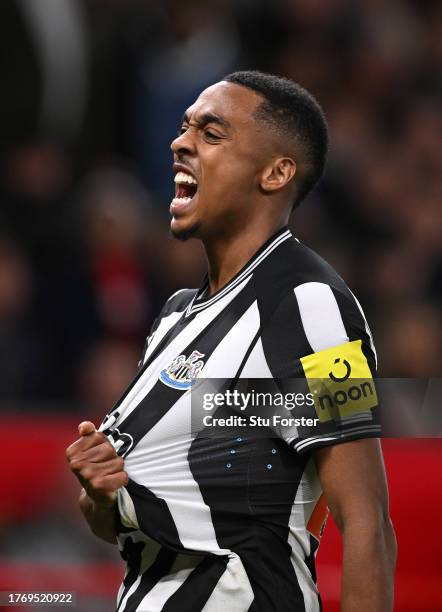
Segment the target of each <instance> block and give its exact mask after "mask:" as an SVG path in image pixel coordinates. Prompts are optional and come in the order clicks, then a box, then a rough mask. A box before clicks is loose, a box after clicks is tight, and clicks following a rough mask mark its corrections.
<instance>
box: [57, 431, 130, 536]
mask: <svg viewBox="0 0 442 612" xmlns="http://www.w3.org/2000/svg"><path fill="white" fill-rule="evenodd" d="M78 431H79V433H80V436H81V437H80V439H79V440H77V441H76V442H74V443H73V444H71V446H69V448H68V449H67V450H66V457H67V460H68V462H69V467H70V469H71V471H72V472H73V473H74V474H75V476H76V477H77V478H78V480H79V481H80V483H81V484H82V486H83V489H82V491H81V494H80V499H79V504H80V508H81V511H82V512H83V515H84V517H85V519H86V521H87V522H88V524H89V527H90V528H91V530H92V532H93V533H94V534H95V535H96V536H97V537H99V538H101V539H102V540H105V541H106V542H109V543H111V544H115V543H116V535H117V534H116V512H117V508H116V501H117V491H118V489H119V488H120V487H122V486H125V485H126V484H127V481H128V476H127V473H126V472H125V471H124V460H123V459H122V458H121V457H119V456H118V455H117V453H116V451H115V449H114V448H113V446H112V445H111V444H110V442H109V441H108V439H107V438H106V436H105V435H104V434H102V433H100V432H98V431H96V429H95V427H94V425H93V423H90V422H84V423H81V424H80V425H79V427H78Z"/></svg>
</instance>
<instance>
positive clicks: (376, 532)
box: [341, 519, 396, 612]
mask: <svg viewBox="0 0 442 612" xmlns="http://www.w3.org/2000/svg"><path fill="white" fill-rule="evenodd" d="M343 541H344V560H343V566H342V591H341V612H354V610H358V612H391V611H392V610H393V596H394V568H395V564H396V539H395V535H394V531H393V527H392V525H391V522H390V520H389V519H388V520H387V521H386V523H385V524H384V525H380V526H379V528H377V529H371V530H370V529H367V528H366V526H364V525H361V524H353V525H348V526H346V527H344V529H343Z"/></svg>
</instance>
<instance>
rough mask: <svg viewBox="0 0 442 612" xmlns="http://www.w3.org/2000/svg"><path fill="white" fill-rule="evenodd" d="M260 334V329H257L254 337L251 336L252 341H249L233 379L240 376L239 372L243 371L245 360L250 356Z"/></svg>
mask: <svg viewBox="0 0 442 612" xmlns="http://www.w3.org/2000/svg"><path fill="white" fill-rule="evenodd" d="M260 334H261V329H258V331H257V332H256V334H255V337H254V338H253V340H252V342H251V343H250V346H249V348H248V349H247V351H246V354H245V355H244V359H243V360H242V361H241V364H240V366H239V368H238V372H237V373H236V376H235V380H237V379H238V378H239V377H240V376H241V372H242V371H243V369H244V366H245V365H246V363H247V360H248V358H249V357H250V354H251V352H252V351H253V349H254V348H255V346H256V343H257V342H258V340H259V337H260Z"/></svg>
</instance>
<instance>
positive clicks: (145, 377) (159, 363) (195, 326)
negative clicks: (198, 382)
mask: <svg viewBox="0 0 442 612" xmlns="http://www.w3.org/2000/svg"><path fill="white" fill-rule="evenodd" d="M248 280H249V279H246V280H245V281H244V282H243V283H242V284H241V285H238V287H236V288H235V289H234V290H233V291H231V292H230V293H229V294H228V295H226V296H225V298H224V299H223V300H220V301H219V302H218V303H217V304H215V305H214V306H213V307H212V308H210V309H207V310H205V311H204V312H202V313H200V314H199V315H198V316H197V317H195V319H194V320H193V321H191V322H190V323H189V324H188V325H187V326H186V327H185V328H184V329H183V331H182V332H181V333H180V334H178V336H176V338H174V339H173V340H172V342H171V343H170V344H169V345H168V346H166V348H165V349H164V350H162V351H161V352H160V354H159V355H158V356H157V358H156V359H154V361H153V362H152V363H151V364H149V366H148V367H147V368H146V370H145V371H144V372H143V374H142V375H141V376H140V378H139V379H138V380H137V382H136V383H135V384H134V386H133V387H132V389H130V391H129V392H128V394H127V395H126V396H125V397H124V398H123V399H122V401H121V403H120V404H118V405H117V407H116V409H115V410H118V412H119V413H120V416H119V418H118V419H117V420H116V421H115V425H118V424H119V423H121V421H122V420H123V419H125V418H126V417H127V416H128V415H129V414H131V412H132V411H133V410H134V409H135V408H136V407H137V406H138V405H139V403H140V402H141V400H142V399H143V398H144V397H145V396H146V395H147V394H148V393H149V391H151V389H152V388H153V387H154V386H155V384H156V383H157V381H158V377H159V375H160V372H161V370H163V369H164V368H167V367H168V366H169V365H170V364H171V363H172V360H173V359H174V358H175V357H177V356H178V355H179V354H180V353H181V352H182V351H183V350H184V349H185V348H186V346H188V344H189V343H190V342H192V340H194V339H195V338H196V337H197V336H198V335H199V334H200V333H201V332H202V331H203V330H204V329H205V328H206V327H207V326H208V325H209V324H210V323H211V322H212V321H213V319H215V317H216V316H217V315H218V314H219V313H220V312H221V311H222V310H223V309H224V308H225V307H226V306H227V305H228V304H230V302H231V301H232V300H233V299H234V298H235V297H236V296H237V295H238V293H240V292H241V291H242V290H243V289H244V287H245V286H246V284H247V282H248ZM149 348H150V347H149ZM204 371H205V370H204V369H203V372H204Z"/></svg>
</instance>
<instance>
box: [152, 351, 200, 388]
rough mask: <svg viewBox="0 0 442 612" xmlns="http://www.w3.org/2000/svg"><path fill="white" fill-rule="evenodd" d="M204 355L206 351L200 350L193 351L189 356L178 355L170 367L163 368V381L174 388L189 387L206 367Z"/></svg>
mask: <svg viewBox="0 0 442 612" xmlns="http://www.w3.org/2000/svg"><path fill="white" fill-rule="evenodd" d="M202 357H204V353H200V352H199V351H193V352H192V353H191V355H190V356H189V357H186V356H185V355H178V357H175V359H174V360H173V361H172V363H171V364H170V366H169V367H168V368H165V369H164V370H161V372H160V380H161V382H163V383H164V384H165V385H167V386H168V387H172V388H173V389H180V390H181V391H184V390H186V389H189V388H190V387H191V386H192V383H193V381H194V379H195V378H197V377H198V375H199V373H200V372H201V370H202V369H203V367H204V361H202Z"/></svg>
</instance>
